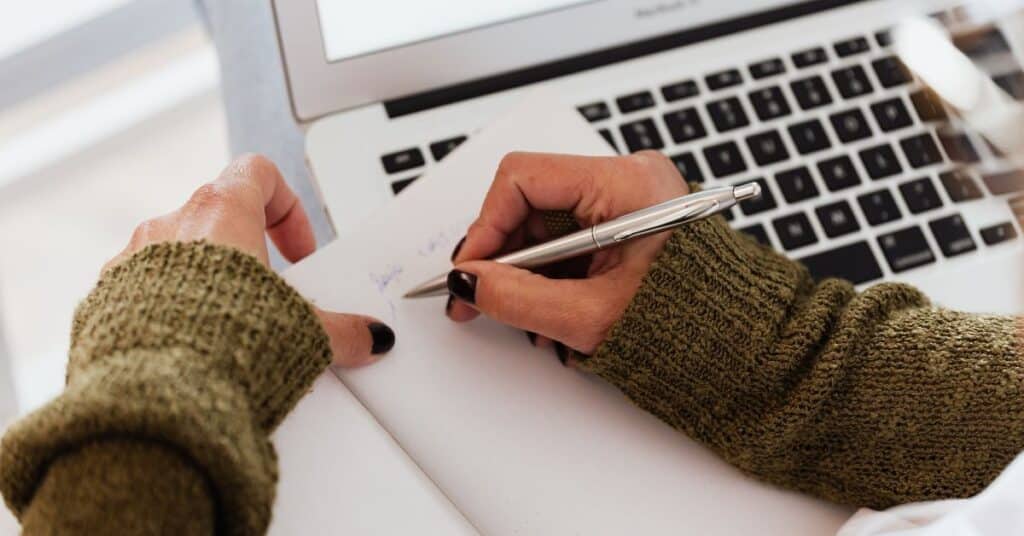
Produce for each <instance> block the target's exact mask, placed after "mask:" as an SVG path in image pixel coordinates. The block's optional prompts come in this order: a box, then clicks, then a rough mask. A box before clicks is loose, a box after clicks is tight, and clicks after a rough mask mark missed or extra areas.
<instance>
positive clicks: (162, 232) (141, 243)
mask: <svg viewBox="0 0 1024 536" xmlns="http://www.w3.org/2000/svg"><path fill="white" fill-rule="evenodd" d="M175 217H176V213H173V212H172V213H170V214H167V215H164V216H161V217H159V218H154V219H152V220H146V221H144V222H142V223H140V224H139V225H138V226H136V227H135V229H134V230H133V231H132V236H131V238H129V239H128V245H127V246H125V248H124V249H123V250H121V252H120V253H118V254H117V255H115V256H114V258H112V259H110V260H109V261H107V263H106V264H104V265H103V268H102V269H101V270H100V273H101V274H102V273H106V271H107V270H109V269H111V268H113V267H114V266H117V265H118V264H121V263H122V262H124V261H125V260H127V259H128V258H129V257H131V256H132V255H134V254H136V253H138V252H139V251H140V250H141V249H142V248H144V247H146V246H148V245H150V244H153V243H156V242H163V241H166V240H170V239H172V238H173V233H172V232H171V229H172V228H173V221H174V218H175Z"/></svg>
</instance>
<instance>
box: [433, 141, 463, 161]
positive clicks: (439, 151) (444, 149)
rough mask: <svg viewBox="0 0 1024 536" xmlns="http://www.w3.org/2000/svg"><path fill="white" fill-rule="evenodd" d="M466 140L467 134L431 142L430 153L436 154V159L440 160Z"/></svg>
mask: <svg viewBox="0 0 1024 536" xmlns="http://www.w3.org/2000/svg"><path fill="white" fill-rule="evenodd" d="M464 141H466V137H465V136H457V137H454V138H449V139H447V140H441V141H439V142H436V143H431V144H430V154H432V155H434V160H436V161H438V162H440V161H441V160H444V157H446V156H448V154H449V153H451V152H452V151H454V150H455V149H456V148H457V147H458V146H459V145H462V143H463V142H464Z"/></svg>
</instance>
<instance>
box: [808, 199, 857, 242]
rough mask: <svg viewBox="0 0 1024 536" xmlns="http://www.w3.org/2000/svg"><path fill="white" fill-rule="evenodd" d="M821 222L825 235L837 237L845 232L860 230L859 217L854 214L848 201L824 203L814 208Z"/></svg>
mask: <svg viewBox="0 0 1024 536" xmlns="http://www.w3.org/2000/svg"><path fill="white" fill-rule="evenodd" d="M814 213H815V214H817V215H818V221H820V222H821V228H822V229H823V230H824V231H825V236H827V237H829V238H835V237H837V236H843V235H845V234H850V233H854V232H857V231H859V230H860V224H859V223H857V217H856V216H854V215H853V208H852V207H850V204H849V203H847V202H846V201H837V202H835V203H829V204H828V205H823V206H820V207H818V208H816V209H815V210H814Z"/></svg>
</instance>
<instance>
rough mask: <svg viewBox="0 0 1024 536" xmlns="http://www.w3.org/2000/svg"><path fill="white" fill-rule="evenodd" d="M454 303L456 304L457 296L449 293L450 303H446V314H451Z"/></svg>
mask: <svg viewBox="0 0 1024 536" xmlns="http://www.w3.org/2000/svg"><path fill="white" fill-rule="evenodd" d="M452 305H455V296H452V295H451V294H449V295H448V303H446V304H445V306H444V314H446V315H447V314H451V312H452Z"/></svg>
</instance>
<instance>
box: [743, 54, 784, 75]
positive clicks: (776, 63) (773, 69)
mask: <svg viewBox="0 0 1024 536" xmlns="http://www.w3.org/2000/svg"><path fill="white" fill-rule="evenodd" d="M784 72H786V65H785V64H784V63H782V60H781V59H780V58H772V59H770V60H764V61H759V62H757V63H754V64H751V65H750V76H753V77H754V79H755V80H761V79H762V78H768V77H770V76H776V75H780V74H782V73H784Z"/></svg>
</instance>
